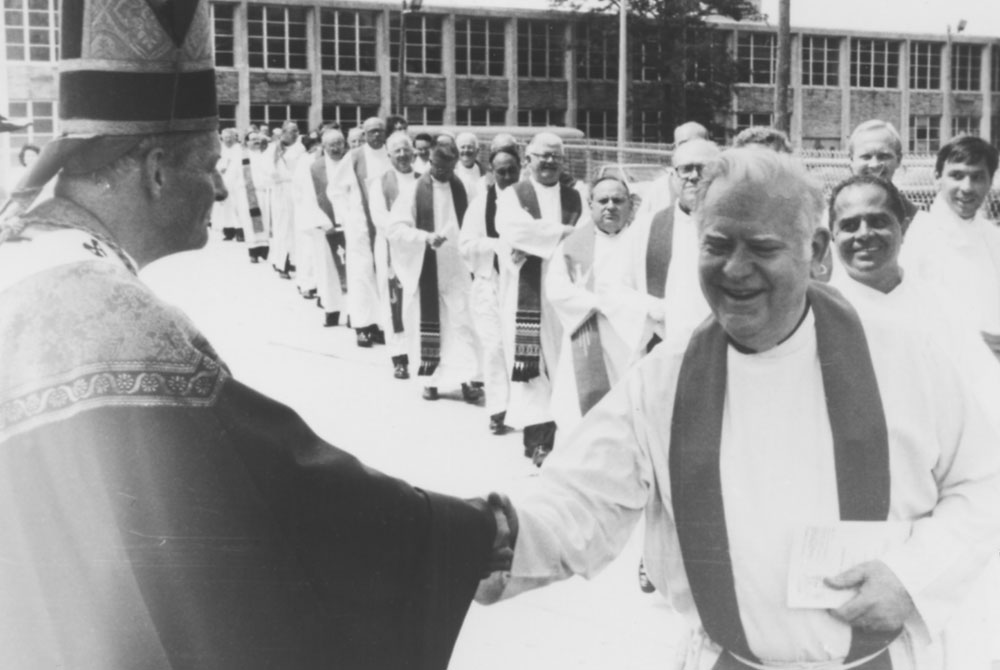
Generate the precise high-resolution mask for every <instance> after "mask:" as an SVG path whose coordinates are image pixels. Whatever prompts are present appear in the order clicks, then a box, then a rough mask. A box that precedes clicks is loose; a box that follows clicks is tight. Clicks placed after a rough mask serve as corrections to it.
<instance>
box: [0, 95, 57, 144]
mask: <svg viewBox="0 0 1000 670" xmlns="http://www.w3.org/2000/svg"><path fill="white" fill-rule="evenodd" d="M8 111H9V115H10V118H11V119H14V120H16V121H31V125H30V126H28V127H27V128H25V129H24V130H18V131H17V132H13V133H11V134H10V141H11V149H13V150H20V148H21V147H23V146H24V145H25V144H35V145H37V146H41V145H43V144H45V143H46V142H48V141H49V140H51V139H52V138H53V136H54V135H55V115H54V111H55V103H53V102H52V101H50V100H11V101H10V106H9V108H8Z"/></svg>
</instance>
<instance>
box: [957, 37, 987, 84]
mask: <svg viewBox="0 0 1000 670" xmlns="http://www.w3.org/2000/svg"><path fill="white" fill-rule="evenodd" d="M980 48H981V47H980V46H979V45H978V44H953V45H951V90H953V91H978V90H979V78H980V72H982V67H981V66H982V61H981V58H982V56H981V55H980V51H979V49H980Z"/></svg>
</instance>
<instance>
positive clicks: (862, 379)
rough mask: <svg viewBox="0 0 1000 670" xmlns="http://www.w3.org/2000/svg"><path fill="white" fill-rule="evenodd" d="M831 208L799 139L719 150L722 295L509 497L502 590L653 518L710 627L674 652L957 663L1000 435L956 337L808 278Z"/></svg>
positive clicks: (995, 537) (842, 665)
mask: <svg viewBox="0 0 1000 670" xmlns="http://www.w3.org/2000/svg"><path fill="white" fill-rule="evenodd" d="M774 184H781V185H782V188H781V190H780V192H777V191H776V190H775V188H774ZM821 209H822V190H821V188H820V186H819V185H818V184H816V183H814V182H813V180H812V178H811V177H809V175H808V174H807V172H806V169H805V167H804V166H803V165H802V164H801V163H800V162H798V161H797V160H796V159H794V158H792V157H790V156H787V155H783V154H778V153H775V152H771V151H762V150H759V149H733V150H730V151H726V152H724V153H723V154H722V155H721V156H720V157H719V158H718V159H717V160H715V161H712V162H711V163H709V164H708V165H706V166H705V170H704V175H703V178H702V183H701V185H700V191H699V204H698V206H697V207H696V208H695V220H696V222H697V225H698V234H699V248H700V251H699V275H700V279H701V285H702V289H703V291H704V293H705V297H706V299H707V301H708V303H709V305H710V307H711V310H712V315H711V317H710V318H709V319H708V320H707V321H706V322H705V323H704V324H703V325H702V326H701V327H700V328H699V329H698V330H696V331H695V333H694V334H693V336H692V338H691V340H690V342H689V344H688V347H687V349H686V350H685V351H682V352H673V351H670V350H668V349H667V348H665V347H657V348H656V349H654V350H653V352H652V353H651V354H650V355H649V356H647V357H645V358H644V359H643V360H642V361H641V362H640V363H639V364H638V365H637V366H636V367H634V368H633V370H632V371H631V372H630V373H629V375H628V376H627V377H626V378H625V379H624V380H623V381H622V382H621V383H619V384H618V385H617V386H615V387H614V388H613V389H612V390H611V391H610V392H609V393H608V394H607V395H606V396H605V397H604V399H603V400H602V401H601V402H599V403H598V404H597V405H596V406H595V407H594V408H593V409H591V410H590V412H589V413H588V414H587V416H586V417H585V418H584V419H583V421H582V422H581V423H580V425H579V427H578V428H577V429H576V431H575V432H574V434H573V435H572V436H571V438H570V439H569V440H568V442H567V443H566V445H565V448H560V449H556V450H555V451H554V452H553V453H552V455H551V456H550V457H549V458H548V460H546V462H545V465H544V467H542V469H541V472H540V473H539V476H538V477H537V478H534V479H533V481H532V483H531V484H532V485H531V486H530V487H527V488H526V489H525V490H523V491H522V492H521V493H520V494H519V495H518V496H516V497H515V498H514V499H513V501H511V500H510V499H507V498H506V497H504V496H502V495H499V494H494V495H493V496H491V500H492V501H493V502H494V504H496V505H497V506H499V507H501V508H502V509H503V510H504V512H505V514H506V516H507V518H508V523H509V524H510V525H511V527H512V529H513V531H514V532H512V533H511V535H510V540H511V543H510V547H512V548H513V550H514V557H513V562H512V566H511V569H510V570H509V571H501V572H497V573H495V574H494V575H493V576H491V578H490V579H489V580H486V581H484V582H483V583H482V584H481V586H480V591H479V593H478V597H479V599H480V600H482V601H483V602H492V601H495V600H497V599H500V598H503V597H509V596H513V595H516V594H518V593H520V592H522V591H524V590H526V589H531V588H535V587H539V586H543V585H545V584H548V583H551V582H554V581H557V580H561V579H565V578H567V577H569V576H571V575H574V574H579V575H583V576H587V577H589V576H592V575H594V574H596V573H597V572H599V571H600V570H601V569H602V568H603V567H604V566H606V565H607V564H608V563H609V562H610V561H611V560H612V559H613V558H614V557H615V556H616V555H617V554H618V553H619V552H620V551H621V550H622V548H623V547H624V546H625V544H626V543H627V542H628V540H629V538H630V536H631V535H632V531H633V528H634V526H635V524H636V523H637V522H638V521H639V519H640V518H645V551H644V556H645V561H646V569H647V570H648V572H649V576H650V579H652V581H653V582H654V583H655V584H656V587H657V588H658V589H659V590H660V591H661V592H662V593H665V594H668V596H669V599H670V601H671V603H672V605H673V607H674V608H675V609H676V610H677V612H678V613H679V614H680V617H681V619H682V620H683V621H684V622H686V624H687V626H688V628H689V633H688V634H686V635H680V636H678V639H679V640H680V642H679V644H680V649H679V655H678V657H677V658H676V659H675V660H674V662H673V663H669V662H668V663H665V666H664V667H668V668H683V669H684V670H747V669H750V668H754V669H759V668H824V669H829V670H834V669H836V670H848V669H852V668H858V669H862V670H888V669H889V668H892V669H894V670H914V669H918V668H919V669H921V670H930V669H933V670H945V668H949V669H950V668H951V667H952V666H949V665H947V662H946V652H947V649H948V647H949V645H950V644H952V643H953V640H951V639H949V635H948V631H949V623H950V622H951V621H953V620H954V619H955V617H956V616H957V615H960V613H961V611H962V608H963V607H964V606H965V602H966V599H967V598H968V597H969V595H970V590H971V589H972V588H973V587H974V586H975V585H976V584H977V580H978V578H979V577H980V576H981V574H982V572H983V570H984V566H985V565H986V564H987V562H988V560H989V559H990V557H991V556H992V555H993V554H995V553H996V552H997V550H998V548H1000V450H998V449H997V448H996V445H997V442H998V439H1000V437H998V435H997V433H996V431H995V429H994V428H993V427H992V425H991V423H990V422H989V421H988V420H987V418H986V415H985V412H984V410H983V407H982V405H981V403H980V401H979V398H977V396H976V394H975V393H974V391H972V389H971V388H970V386H969V385H968V384H967V383H966V382H965V380H964V379H963V378H962V376H961V375H960V374H959V372H958V371H957V370H956V368H955V366H954V364H953V363H952V362H951V360H950V359H949V357H948V355H947V354H946V353H945V352H944V351H943V350H941V349H940V348H938V347H936V346H934V343H933V342H930V341H927V340H926V338H923V337H920V336H919V334H917V333H913V332H912V331H911V330H909V329H907V328H905V327H900V326H898V325H895V324H893V323H892V322H887V321H878V320H874V319H873V320H866V319H865V317H864V315H861V316H860V317H859V315H858V313H857V312H856V311H855V310H854V309H853V308H852V307H851V306H850V304H849V303H847V302H846V301H845V300H844V299H843V298H842V296H841V295H840V294H839V293H838V292H836V291H835V289H831V288H829V287H828V286H826V285H822V284H817V283H814V282H811V281H810V278H809V277H810V271H811V270H812V269H814V268H813V266H814V265H815V264H817V263H818V262H819V261H820V259H821V258H822V257H823V254H824V253H825V252H826V249H827V245H828V243H829V239H830V235H829V231H827V230H826V229H825V228H822V227H820V226H819V225H818V224H819V221H820V218H821ZM971 633H972V634H974V635H978V636H980V637H987V636H989V635H990V633H991V631H989V630H987V629H985V628H984V627H982V626H980V627H979V628H978V629H976V630H974V631H971ZM967 634H968V633H967Z"/></svg>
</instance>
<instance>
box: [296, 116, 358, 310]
mask: <svg viewBox="0 0 1000 670" xmlns="http://www.w3.org/2000/svg"><path fill="white" fill-rule="evenodd" d="M346 151H347V142H346V140H345V139H344V134H343V133H342V132H340V131H339V130H337V129H328V130H326V131H324V132H323V135H322V137H321V138H320V151H319V152H318V153H317V154H316V155H315V156H312V155H310V156H308V157H306V158H305V159H303V160H302V161H300V162H299V166H298V168H297V169H296V173H295V188H296V191H295V192H296V198H295V225H296V228H297V239H296V242H297V244H296V247H297V248H298V250H299V254H298V255H299V262H298V264H297V266H296V277H295V280H296V283H298V285H299V290H300V291H304V292H306V294H307V295H308V291H309V290H310V289H313V290H314V291H315V295H316V297H317V298H318V299H319V305H320V306H321V307H322V309H323V311H324V313H325V319H324V325H325V326H336V325H338V324H339V323H340V315H341V312H342V311H346V302H347V286H346V284H347V268H346V265H345V263H344V246H343V239H344V233H343V226H342V225H340V224H339V222H340V221H343V220H345V219H346V218H347V213H346V212H345V211H344V210H343V201H342V200H341V201H340V202H337V203H336V205H335V204H334V203H333V202H332V201H331V200H330V199H329V197H327V191H328V190H329V184H330V179H331V178H332V177H333V175H334V174H336V172H337V168H338V166H339V165H340V163H341V162H342V161H343V159H344V154H345V153H346ZM335 207H336V208H339V211H338V210H337V209H335Z"/></svg>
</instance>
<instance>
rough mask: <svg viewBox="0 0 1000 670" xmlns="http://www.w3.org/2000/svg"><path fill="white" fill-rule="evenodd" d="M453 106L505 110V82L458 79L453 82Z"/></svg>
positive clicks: (499, 80) (500, 80)
mask: <svg viewBox="0 0 1000 670" xmlns="http://www.w3.org/2000/svg"><path fill="white" fill-rule="evenodd" d="M442 103H443V100H442ZM455 106H456V107H493V108H501V107H503V108H505V107H507V80H506V79H462V78H459V79H457V80H456V81H455Z"/></svg>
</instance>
